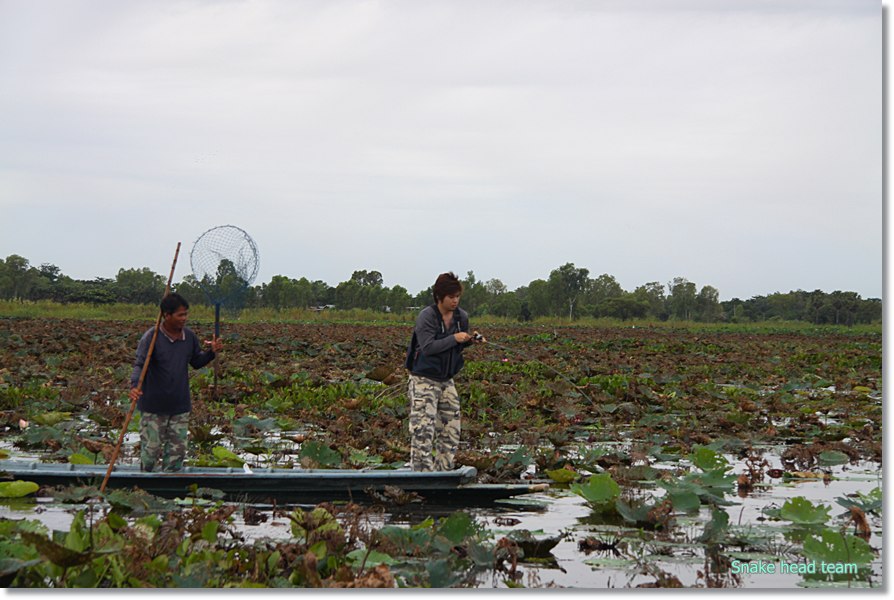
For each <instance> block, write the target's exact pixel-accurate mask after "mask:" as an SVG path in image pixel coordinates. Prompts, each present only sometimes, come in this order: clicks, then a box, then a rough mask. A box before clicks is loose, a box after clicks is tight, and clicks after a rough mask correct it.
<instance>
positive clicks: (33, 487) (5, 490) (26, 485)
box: [0, 480, 40, 498]
mask: <svg viewBox="0 0 894 600" xmlns="http://www.w3.org/2000/svg"><path fill="white" fill-rule="evenodd" d="M39 489H40V486H39V485H37V484H36V483H34V482H33V481H21V480H17V481H3V482H0V498H24V497H25V496H27V495H29V494H33V493H34V492H36V491H37V490H39Z"/></svg>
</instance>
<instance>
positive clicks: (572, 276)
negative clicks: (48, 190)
mask: <svg viewBox="0 0 894 600" xmlns="http://www.w3.org/2000/svg"><path fill="white" fill-rule="evenodd" d="M232 273H233V271H232V269H225V268H222V269H221V274H222V275H220V276H221V277H232V276H233V275H232ZM165 283H166V279H165V277H164V276H162V275H159V274H158V273H154V272H153V271H151V270H150V269H148V268H145V267H144V268H142V269H120V270H119V271H118V274H117V275H116V276H115V278H114V279H108V278H96V279H94V280H90V281H85V280H77V279H72V278H71V277H68V276H66V275H64V274H63V273H62V272H61V270H60V269H59V268H58V267H57V266H55V265H52V264H42V265H41V266H39V267H33V266H31V265H30V263H29V261H28V260H27V259H25V258H23V257H21V256H18V255H15V254H13V255H11V256H8V257H7V258H6V259H5V260H3V261H0V299H4V300H16V299H19V300H53V301H56V302H61V303H72V302H83V303H91V304H108V303H113V302H125V303H135V304H155V303H157V302H158V299H159V297H160V295H161V293H162V292H163V291H164V287H165ZM202 283H203V282H199V281H196V279H195V277H193V276H192V275H187V276H185V277H183V279H182V280H181V281H180V282H179V283H177V284H176V285H175V286H174V287H175V290H176V291H178V292H180V293H181V294H183V295H184V296H185V297H187V298H188V299H189V300H190V302H192V303H198V304H210V300H209V298H208V297H207V296H206V294H205V292H204V289H206V288H207V285H206V286H205V287H204V288H203V285H202ZM204 283H205V284H207V283H208V282H204ZM463 286H464V288H465V290H464V292H463V299H462V306H463V307H464V308H465V309H466V310H468V311H469V313H470V314H472V315H475V316H480V315H496V316H501V317H508V318H512V319H518V320H520V321H528V320H531V319H534V318H536V317H565V318H568V319H576V318H580V317H585V316H589V317H596V318H600V317H608V318H614V319H621V320H628V319H654V320H660V321H667V320H681V321H700V322H724V321H725V322H754V321H769V320H786V321H806V322H809V323H815V324H834V325H855V324H858V323H862V324H870V323H879V322H881V319H882V301H881V299H878V298H868V299H863V298H861V297H860V295H859V294H857V293H855V292H843V291H834V292H830V293H826V292H823V291H822V290H814V291H812V292H806V291H803V290H797V291H791V292H787V293H778V292H777V293H774V294H769V295H767V296H754V297H752V298H749V299H747V300H741V299H739V298H733V299H732V300H727V301H724V302H721V301H720V300H719V292H718V290H717V289H716V288H714V287H712V286H710V285H705V286H702V287H700V288H699V287H698V286H697V285H696V284H695V283H693V282H691V281H688V280H687V279H685V278H683V277H676V278H674V279H673V280H672V281H670V282H668V283H667V284H662V283H660V282H657V281H653V282H649V283H645V284H643V285H641V286H639V287H637V288H636V289H634V290H633V291H626V290H624V289H623V288H622V287H621V285H620V284H618V282H617V281H616V280H615V278H614V277H613V276H612V275H608V274H603V275H600V276H598V277H595V278H593V277H590V272H589V270H587V269H585V268H579V267H575V266H574V264H573V263H567V264H565V265H562V266H561V267H558V268H556V269H554V270H553V271H552V272H550V274H549V277H548V278H547V279H536V280H534V281H532V282H530V283H529V284H528V285H525V286H521V287H519V288H517V289H515V290H509V289H508V288H507V287H506V285H504V284H503V282H501V281H500V280H499V279H490V280H488V281H483V282H482V281H478V279H477V278H476V277H475V274H474V272H472V271H469V272H468V273H467V274H466V276H465V278H464V279H463ZM227 289H228V290H229V292H228V293H227V297H226V300H225V302H224V305H225V307H226V308H228V309H233V308H236V309H238V308H252V307H259V308H260V307H263V308H273V309H287V308H321V309H322V308H327V309H334V310H339V309H355V308H361V309H368V310H379V311H388V312H402V311H408V310H412V311H415V310H418V309H419V308H420V307H422V306H425V305H427V304H430V303H431V302H432V298H431V290H430V289H426V290H421V291H420V292H418V293H417V294H415V295H413V294H411V293H410V292H409V291H408V290H407V289H406V288H403V287H401V286H399V285H395V286H393V287H390V288H389V287H386V286H385V285H384V284H383V277H382V274H381V273H380V272H378V271H365V270H363V271H354V273H353V274H352V275H351V278H350V279H348V280H347V281H343V282H341V283H339V284H338V285H335V286H332V285H329V284H328V283H326V282H324V281H310V280H308V279H307V278H304V277H302V278H300V279H293V278H290V277H286V276H284V275H275V276H274V277H273V278H272V279H271V280H270V281H269V282H268V283H264V284H261V285H257V286H247V285H232V282H229V284H228V285H227Z"/></svg>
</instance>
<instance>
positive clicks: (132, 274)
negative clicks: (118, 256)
mask: <svg viewBox="0 0 894 600" xmlns="http://www.w3.org/2000/svg"><path fill="white" fill-rule="evenodd" d="M164 291H165V278H164V277H163V276H162V275H158V274H157V273H155V272H153V271H152V270H151V269H149V268H148V267H143V268H142V269H118V275H117V276H116V277H115V295H116V297H117V299H118V301H119V302H130V303H132V304H156V303H158V302H159V301H160V300H161V297H162V294H164Z"/></svg>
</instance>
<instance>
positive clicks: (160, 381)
mask: <svg viewBox="0 0 894 600" xmlns="http://www.w3.org/2000/svg"><path fill="white" fill-rule="evenodd" d="M160 306H161V313H162V320H161V324H160V326H159V330H158V336H157V337H156V340H155V348H154V349H153V350H152V358H151V359H150V361H149V368H148V369H147V370H146V377H145V379H144V380H143V389H142V390H138V389H137V384H138V383H139V380H140V373H142V371H143V365H144V364H145V363H146V356H147V355H148V353H149V344H150V343H151V341H152V336H153V333H154V332H155V328H154V327H153V328H151V329H149V330H148V331H147V332H146V333H144V334H143V337H142V338H140V343H139V345H138V346H137V358H136V361H135V362H134V366H133V374H132V375H131V377H130V387H131V390H130V399H131V401H134V400H137V401H138V403H137V408H139V409H140V465H141V467H142V469H143V470H144V471H154V470H156V468H157V467H159V466H160V467H161V470H162V471H180V470H181V469H183V459H184V458H186V442H187V437H188V434H189V413H190V411H191V410H192V401H191V399H190V396H189V368H188V367H189V365H192V366H193V368H195V369H200V368H202V367H204V366H205V365H207V364H208V363H209V362H211V361H212V360H214V356H215V352H220V351H221V350H222V349H223V342H222V341H221V340H219V339H217V338H216V337H215V338H214V339H213V340H210V341H206V342H205V345H207V346H210V347H211V349H210V350H207V351H203V350H202V344H201V343H200V342H199V338H198V336H196V334H195V333H193V331H192V330H191V329H188V328H187V327H186V320H187V318H188V317H189V303H188V302H187V301H186V299H185V298H183V296H181V295H180V294H168V295H166V296H165V297H164V298H162V301H161V305H160ZM159 463H161V464H160V465H159Z"/></svg>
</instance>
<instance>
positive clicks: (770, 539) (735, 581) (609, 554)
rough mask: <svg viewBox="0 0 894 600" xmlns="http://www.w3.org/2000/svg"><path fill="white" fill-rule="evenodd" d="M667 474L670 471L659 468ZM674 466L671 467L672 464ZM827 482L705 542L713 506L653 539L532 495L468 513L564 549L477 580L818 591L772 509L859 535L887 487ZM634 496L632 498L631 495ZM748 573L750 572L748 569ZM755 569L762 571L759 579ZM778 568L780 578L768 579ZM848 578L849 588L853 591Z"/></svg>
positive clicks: (733, 507)
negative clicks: (795, 509)
mask: <svg viewBox="0 0 894 600" xmlns="http://www.w3.org/2000/svg"><path fill="white" fill-rule="evenodd" d="M764 456H765V457H766V458H767V459H768V463H769V467H770V468H777V467H779V466H780V460H779V457H778V456H777V455H774V454H772V453H769V452H768V453H766V454H765V455H764ZM728 458H729V460H730V463H731V464H733V465H734V469H733V472H734V473H736V474H738V473H741V472H743V471H744V470H745V465H744V462H743V461H740V460H737V459H736V458H735V457H728ZM653 466H657V467H661V466H662V465H653ZM665 466H666V465H665ZM826 471H827V472H829V473H831V474H832V477H831V478H827V479H821V478H816V479H781V478H772V479H771V478H769V477H766V478H765V479H764V481H763V482H762V483H759V484H758V485H755V486H754V487H753V488H752V489H751V491H750V492H749V493H747V494H745V495H744V496H736V495H727V499H728V500H730V501H731V504H730V505H729V506H725V507H723V509H722V510H724V511H725V512H726V513H727V515H728V517H729V526H728V530H727V531H726V534H725V536H724V539H723V541H722V542H721V543H718V542H710V541H708V542H702V541H699V538H703V537H704V534H705V531H706V528H707V527H708V525H709V523H710V522H711V520H712V514H711V509H710V508H707V507H705V506H702V508H701V509H700V510H699V511H698V512H697V513H695V514H689V515H686V514H674V515H673V518H674V525H673V526H672V527H670V528H668V529H667V530H660V529H659V530H655V531H649V530H645V529H640V528H637V527H633V526H631V524H630V523H628V522H625V521H624V519H623V518H621V517H619V516H617V515H612V516H605V515H602V514H595V513H593V512H592V511H591V510H590V508H589V507H588V506H587V504H586V503H585V502H584V500H583V499H582V498H581V497H579V496H577V495H575V494H572V493H571V492H570V491H568V490H567V489H561V488H562V487H563V486H561V485H554V486H553V488H552V489H551V490H550V491H549V492H548V493H540V494H534V495H531V496H525V497H524V498H522V499H520V500H518V501H516V502H505V503H498V504H495V505H493V506H488V507H478V508H471V509H468V511H467V512H469V513H470V514H471V515H472V516H474V517H475V519H477V520H478V522H480V523H482V524H485V525H486V527H487V528H488V529H489V530H490V531H491V532H492V534H493V536H494V537H493V540H494V542H497V541H498V540H500V539H501V538H503V537H505V536H509V535H510V534H512V532H521V531H523V530H527V531H529V532H531V535H532V536H533V537H534V538H537V539H543V538H558V543H556V545H555V546H554V547H553V548H552V549H551V550H550V551H549V552H548V553H547V554H546V555H545V556H544V557H542V558H537V559H536V560H526V559H524V558H523V559H521V560H520V561H519V563H518V564H517V565H516V567H515V569H514V570H513V572H512V573H507V572H506V571H505V570H504V571H493V570H492V571H486V572H482V573H480V574H479V575H478V576H477V578H476V579H475V583H476V585H478V586H479V587H507V586H508V585H516V586H517V585H523V586H525V587H574V588H626V587H638V586H643V587H652V586H661V587H677V586H683V587H693V586H696V587H734V588H795V587H798V586H805V585H807V586H809V585H813V582H812V581H811V580H810V579H807V578H806V577H805V575H804V574H801V573H798V572H780V571H781V570H784V567H789V568H788V571H792V570H793V569H791V568H790V567H791V565H792V564H795V563H798V562H801V563H803V562H804V557H803V555H802V554H801V546H802V544H803V539H804V537H805V536H806V535H807V532H805V531H804V530H799V529H798V528H797V527H794V526H793V525H792V524H791V523H789V522H787V521H784V520H779V519H773V518H771V517H770V516H768V513H767V510H768V509H773V508H777V509H778V508H780V507H781V506H782V505H783V504H784V503H785V502H786V501H787V500H789V499H791V498H795V497H798V496H801V497H804V498H806V499H807V500H809V501H810V502H811V503H813V504H814V505H816V504H822V505H824V506H826V507H829V508H830V511H829V514H830V515H831V517H830V519H829V521H828V523H827V525H828V526H829V527H831V528H833V529H834V528H841V529H845V530H846V532H847V533H849V534H850V533H853V531H854V528H853V525H849V524H847V525H846V523H847V522H846V520H845V518H844V517H842V516H841V515H844V514H845V513H846V510H845V508H844V507H843V506H841V505H839V504H838V503H836V499H838V498H845V497H848V496H853V495H855V494H857V493H861V494H864V495H865V494H869V493H870V492H871V491H872V490H874V489H875V488H878V487H881V483H882V482H881V468H880V465H878V464H876V463H860V464H859V465H857V466H854V465H843V466H837V467H833V468H830V469H826ZM628 491H629V490H628ZM635 493H636V494H639V495H641V496H660V495H661V494H662V493H663V491H662V490H661V489H656V488H650V487H648V486H644V487H642V488H639V489H637V490H636V491H635ZM80 508H83V506H77V505H62V504H58V503H55V502H53V501H51V500H49V499H37V500H34V499H20V500H7V501H3V502H0V517H3V518H7V519H39V520H40V521H42V522H43V523H45V524H46V525H47V526H48V527H49V528H51V529H56V530H67V529H68V527H69V525H70V523H71V520H72V517H73V514H74V513H75V512H76V511H77V510H78V509H80ZM278 508H279V510H275V507H272V506H262V505H252V506H248V505H246V506H245V507H243V510H238V511H236V513H235V517H236V523H235V524H236V526H237V528H238V529H239V530H240V532H241V534H242V535H243V536H244V538H245V539H246V541H249V542H250V541H253V540H260V539H287V538H289V537H290V536H291V529H290V523H289V519H288V518H287V517H286V516H285V514H286V511H285V510H283V508H288V507H278ZM453 510H455V508H453V507H439V508H429V507H425V506H422V507H417V506H415V505H414V506H412V507H408V508H396V507H393V506H391V507H388V508H387V509H386V508H382V507H378V508H373V509H372V510H370V512H369V515H368V518H369V524H370V525H371V526H374V527H381V526H384V525H406V526H410V525H414V524H418V523H420V522H422V521H423V520H424V519H426V518H427V517H430V516H434V517H442V516H446V515H447V514H449V513H450V512H452V511H453ZM868 516H869V524H870V527H871V537H870V538H869V540H868V541H869V544H870V546H871V547H872V548H873V549H874V550H876V551H877V552H878V556H877V557H876V559H875V560H874V561H873V562H872V563H871V565H870V566H869V567H867V568H861V569H860V570H859V571H858V573H857V575H856V576H854V577H852V579H853V582H854V583H855V584H859V585H863V586H873V587H878V586H880V585H881V583H882V557H881V549H882V530H881V527H882V522H881V518H880V517H878V516H875V515H868ZM743 565H750V566H748V567H747V568H746V567H745V566H743ZM752 570H754V571H755V572H752ZM768 570H772V571H774V572H772V573H767V572H766V571H768ZM846 583H847V580H846V579H844V580H843V583H842V585H846Z"/></svg>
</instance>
